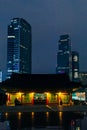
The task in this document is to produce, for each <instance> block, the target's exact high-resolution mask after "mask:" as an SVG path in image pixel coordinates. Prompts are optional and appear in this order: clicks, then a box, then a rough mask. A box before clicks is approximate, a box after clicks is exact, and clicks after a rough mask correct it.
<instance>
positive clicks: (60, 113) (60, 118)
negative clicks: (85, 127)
mask: <svg viewBox="0 0 87 130" xmlns="http://www.w3.org/2000/svg"><path fill="white" fill-rule="evenodd" d="M62 115H63V112H59V120H60V122H62Z"/></svg>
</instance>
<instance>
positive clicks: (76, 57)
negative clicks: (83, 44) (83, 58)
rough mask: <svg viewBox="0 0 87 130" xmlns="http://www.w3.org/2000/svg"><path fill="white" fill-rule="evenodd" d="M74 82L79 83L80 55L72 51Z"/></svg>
mask: <svg viewBox="0 0 87 130" xmlns="http://www.w3.org/2000/svg"><path fill="white" fill-rule="evenodd" d="M72 80H73V81H79V54H78V52H76V51H72Z"/></svg>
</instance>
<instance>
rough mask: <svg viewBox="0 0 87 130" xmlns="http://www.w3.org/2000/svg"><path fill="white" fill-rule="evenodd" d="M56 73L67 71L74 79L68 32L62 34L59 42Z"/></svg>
mask: <svg viewBox="0 0 87 130" xmlns="http://www.w3.org/2000/svg"><path fill="white" fill-rule="evenodd" d="M56 73H66V74H68V75H69V77H70V79H71V80H72V55H71V41H70V37H69V35H68V34H65V35H61V36H60V39H59V42H58V52H57V67H56Z"/></svg>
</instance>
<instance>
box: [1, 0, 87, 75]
mask: <svg viewBox="0 0 87 130" xmlns="http://www.w3.org/2000/svg"><path fill="white" fill-rule="evenodd" d="M13 17H21V18H24V19H25V20H26V21H27V22H29V23H30V24H31V26H32V73H48V74H51V73H52V74H53V73H55V72H56V62H57V56H56V53H57V44H58V43H57V42H58V40H59V36H60V35H61V34H69V35H70V38H71V43H72V50H75V51H78V52H79V55H80V70H81V71H87V54H86V53H87V0H0V68H1V69H2V70H6V56H7V55H6V54H7V50H6V47H7V25H8V24H9V23H10V20H11V19H12V18H13Z"/></svg>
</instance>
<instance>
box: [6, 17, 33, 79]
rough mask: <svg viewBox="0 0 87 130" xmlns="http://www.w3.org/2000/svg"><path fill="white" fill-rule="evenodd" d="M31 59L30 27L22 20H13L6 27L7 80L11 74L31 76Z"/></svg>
mask: <svg viewBox="0 0 87 130" xmlns="http://www.w3.org/2000/svg"><path fill="white" fill-rule="evenodd" d="M31 58H32V34H31V25H30V24H29V23H28V22H27V21H25V20H24V19H23V18H13V19H12V20H11V23H10V25H8V38H7V78H10V76H11V74H12V73H13V72H15V73H27V74H31V70H32V59H31Z"/></svg>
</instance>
